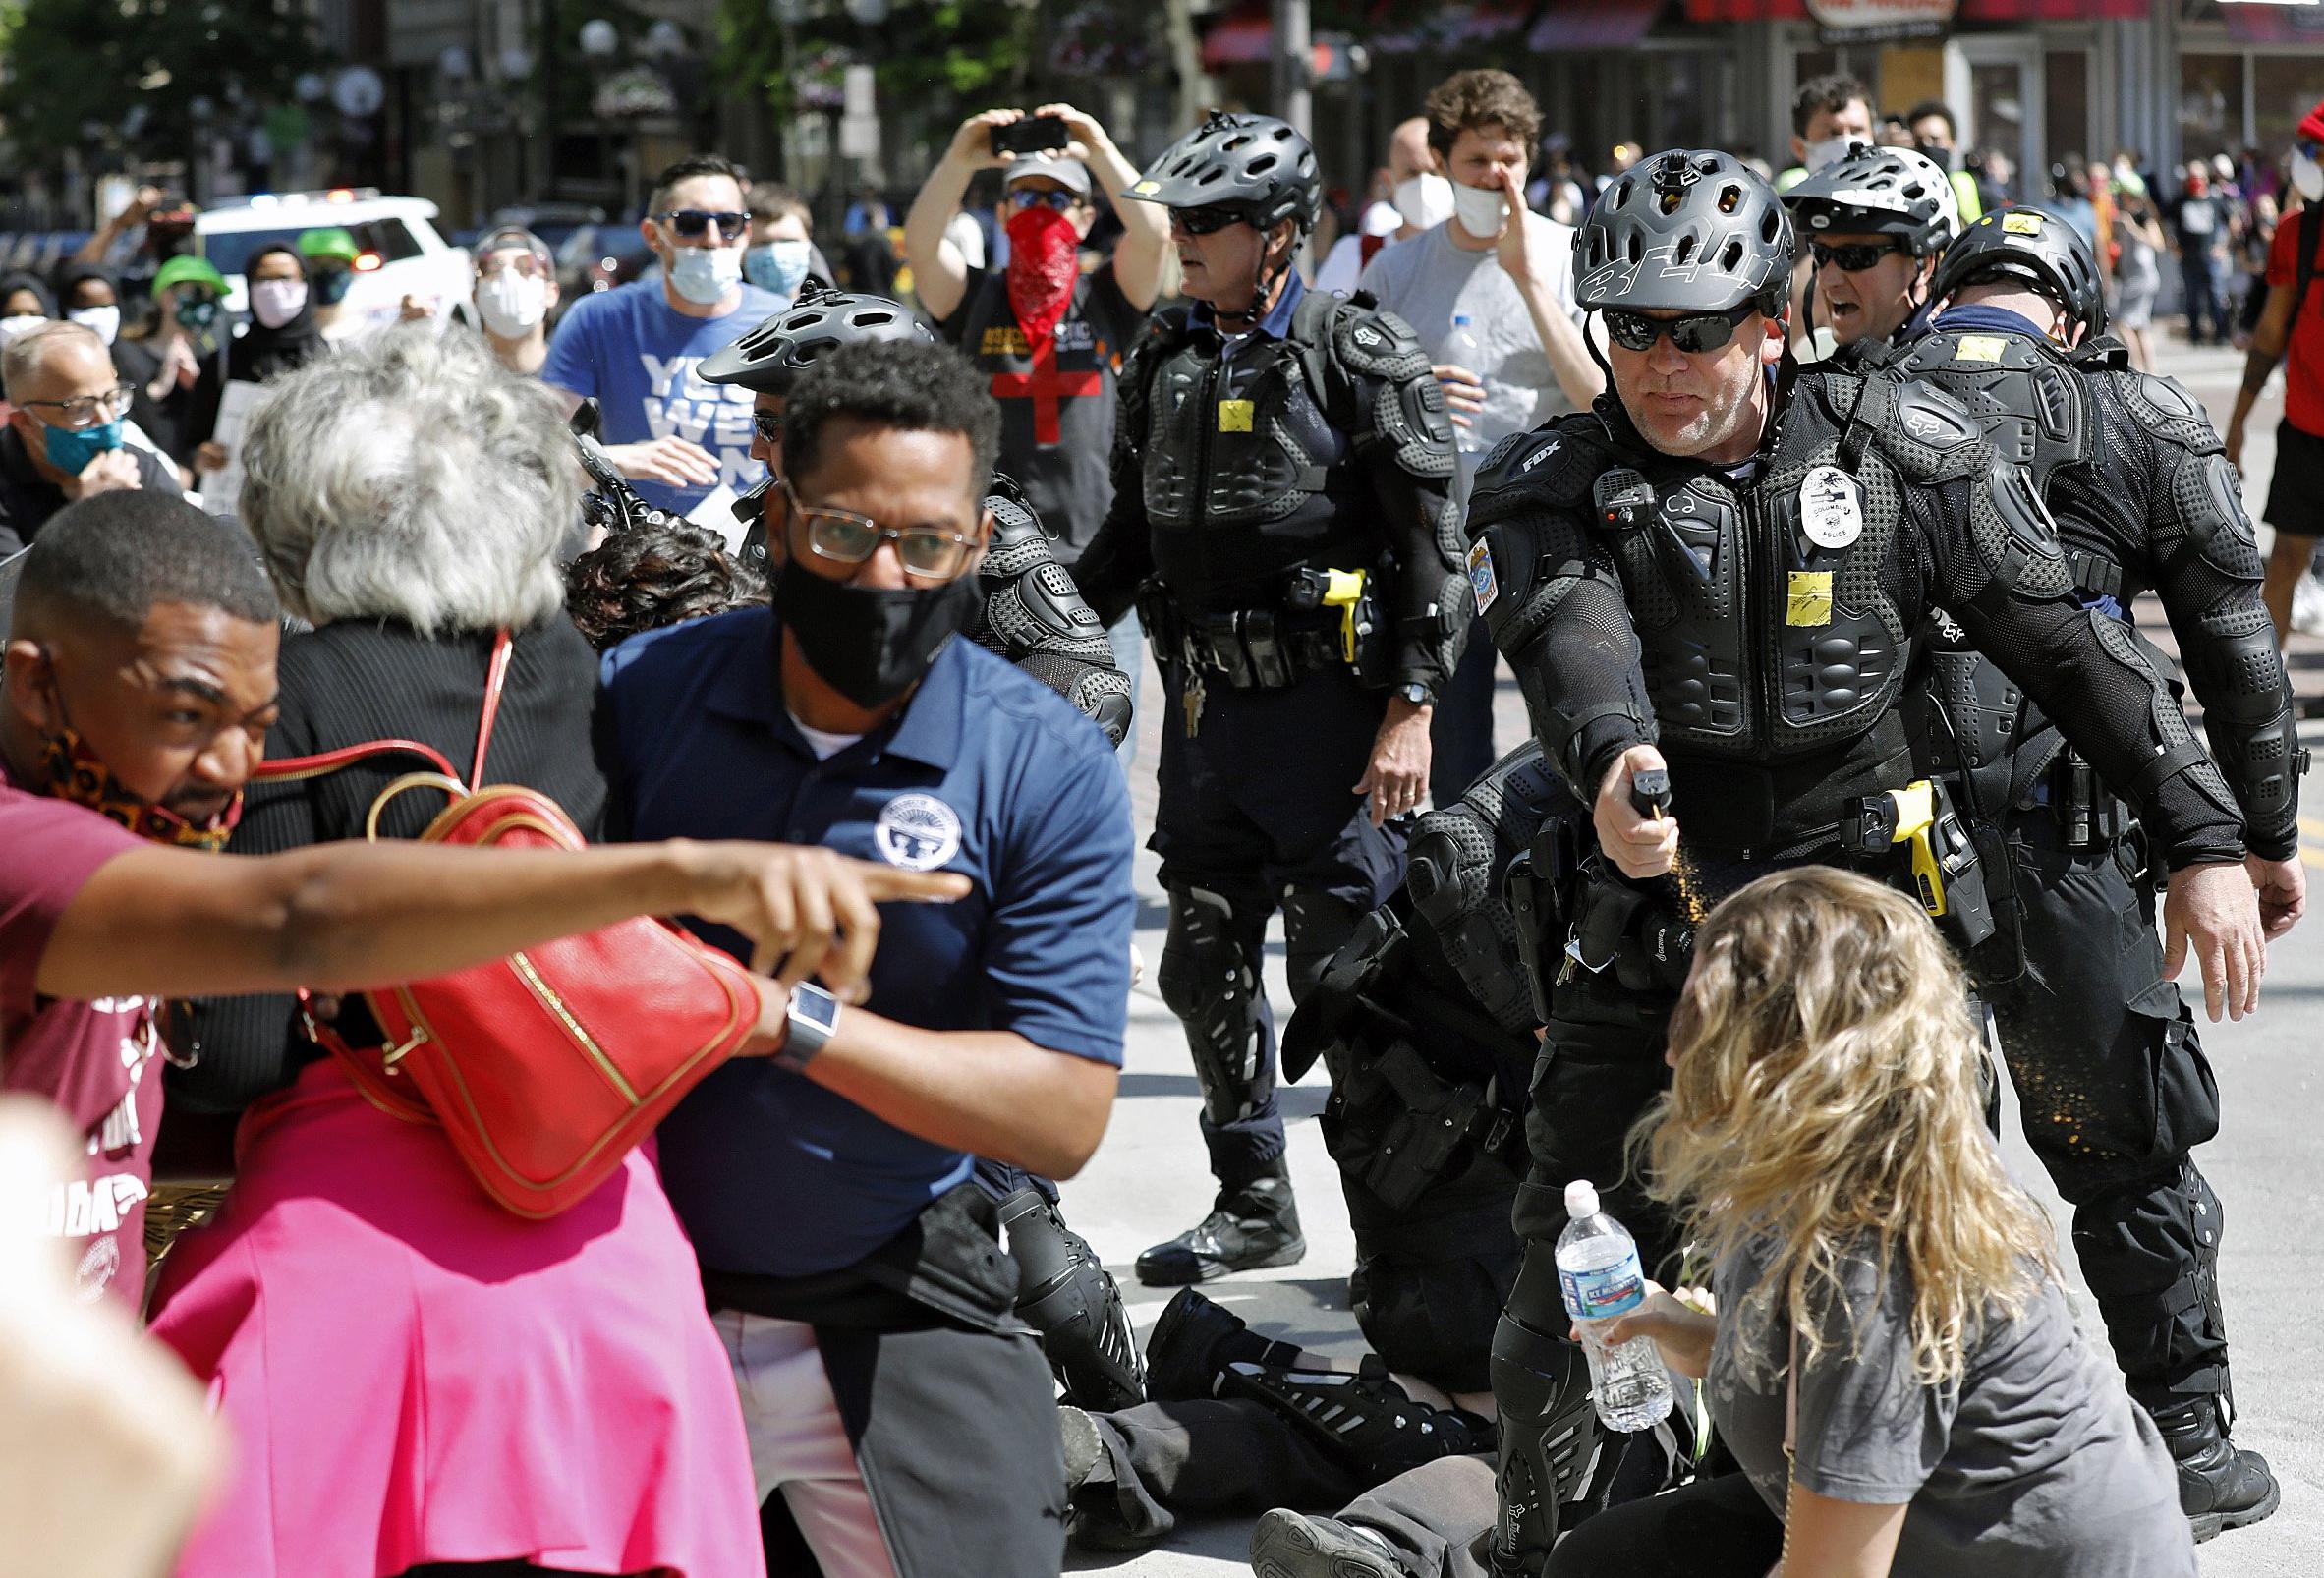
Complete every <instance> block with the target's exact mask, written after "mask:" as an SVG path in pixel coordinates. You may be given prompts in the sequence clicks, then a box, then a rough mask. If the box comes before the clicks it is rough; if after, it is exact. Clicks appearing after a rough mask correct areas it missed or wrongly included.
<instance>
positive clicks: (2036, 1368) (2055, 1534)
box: [1705, 1252, 2195, 1578]
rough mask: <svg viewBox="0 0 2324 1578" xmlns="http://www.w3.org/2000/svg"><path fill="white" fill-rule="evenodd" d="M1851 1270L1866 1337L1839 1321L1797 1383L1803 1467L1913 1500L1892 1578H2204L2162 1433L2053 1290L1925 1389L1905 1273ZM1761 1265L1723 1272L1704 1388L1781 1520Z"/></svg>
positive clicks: (1804, 1479) (1801, 1474)
mask: <svg viewBox="0 0 2324 1578" xmlns="http://www.w3.org/2000/svg"><path fill="white" fill-rule="evenodd" d="M1849 1264H1850V1274H1849V1277H1848V1290H1847V1291H1848V1298H1849V1302H1850V1304H1851V1305H1852V1306H1853V1308H1854V1309H1855V1310H1857V1311H1858V1312H1860V1313H1859V1315H1858V1317H1857V1319H1856V1321H1855V1323H1854V1336H1853V1341H1852V1344H1851V1339H1850V1329H1851V1324H1850V1320H1849V1317H1848V1315H1847V1314H1846V1313H1845V1312H1843V1311H1837V1310H1836V1311H1834V1312H1832V1313H1831V1315H1830V1316H1829V1317H1828V1318H1827V1319H1826V1321H1825V1322H1824V1327H1825V1330H1826V1340H1827V1342H1829V1343H1831V1344H1833V1346H1830V1347H1827V1348H1826V1350H1825V1351H1824V1352H1823V1353H1822V1354H1821V1355H1819V1356H1818V1357H1817V1358H1816V1359H1814V1360H1813V1361H1810V1362H1808V1363H1807V1364H1806V1365H1805V1367H1804V1368H1805V1373H1804V1374H1803V1375H1802V1376H1801V1378H1800V1383H1799V1429H1798V1437H1797V1442H1796V1446H1797V1461H1796V1467H1795V1468H1794V1469H1793V1470H1792V1472H1794V1473H1796V1475H1797V1477H1798V1480H1799V1483H1800V1484H1801V1485H1804V1486H1806V1487H1807V1488H1808V1489H1809V1490H1810V1491H1813V1492H1815V1493H1817V1494H1818V1495H1825V1496H1830V1497H1832V1498H1833V1499H1835V1500H1840V1501H1856V1502H1862V1503H1865V1504H1869V1505H1881V1506H1894V1505H1897V1504H1899V1503H1901V1502H1909V1503H1910V1510H1908V1511H1907V1512H1906V1513H1905V1515H1904V1529H1903V1534H1902V1537H1901V1538H1900V1539H1899V1542H1898V1546H1897V1559H1896V1565H1895V1566H1894V1568H1893V1569H1892V1570H1893V1571H1894V1572H1895V1573H1896V1574H1897V1578H1940V1575H1954V1574H1963V1573H1975V1574H1976V1575H1977V1578H2194V1573H2195V1554H2194V1543H2193V1539H2192V1537H2191V1535H2190V1534H2189V1533H2188V1530H2187V1524H2186V1519H2185V1518H2184V1517H2183V1516H2182V1515H2181V1513H2180V1510H2179V1490H2178V1478H2177V1475H2176V1473H2175V1472H2174V1470H2173V1469H2172V1466H2171V1459H2170V1456H2169V1454H2168V1453H2167V1452H2166V1451H2165V1450H2164V1447H2163V1442H2162V1437H2159V1436H2157V1435H2156V1434H2155V1428H2154V1425H2153V1423H2152V1422H2151V1421H2149V1420H2148V1419H2147V1417H2146V1415H2145V1414H2144V1412H2142V1411H2141V1410H2139V1409H2137V1408H2135V1407H2133V1406H2131V1403H2130V1398H2129V1394H2128V1393H2127V1392H2126V1391H2125V1390H2124V1389H2123V1382H2122V1378H2121V1377H2120V1376H2119V1375H2118V1374H2116V1372H2115V1370H2114V1368H2113V1366H2112V1365H2111V1364H2109V1363H2107V1362H2106V1361H2105V1360H2103V1359H2102V1358H2101V1357H2099V1356H2098V1355H2096V1354H2094V1353H2092V1352H2091V1351H2090V1349H2089V1348H2088V1346H2087V1345H2086V1344H2084V1342H2083V1341H2082V1339H2081V1336H2080V1333H2079V1332H2077V1331H2076V1330H2075V1329H2074V1324H2073V1316H2072V1313H2071V1311H2070V1310H2069V1308H2068V1306H2067V1302H2066V1295H2065V1293H2064V1292H2063V1291H2062V1290H2061V1289H2060V1288H2059V1287H2058V1286H2057V1285H2056V1284H2055V1283H2051V1284H2048V1285H2046V1286H2045V1287H2044V1289H2043V1291H2042V1292H2041V1294H2040V1296H2039V1297H2038V1298H2037V1299H2036V1300H2035V1301H2034V1303H2033V1305H2032V1307H2031V1308H2030V1309H2029V1310H2028V1311H2027V1312H2026V1314H2025V1315H2024V1316H2023V1317H2021V1318H2019V1319H2017V1320H2014V1321H2011V1322H2008V1323H2006V1324H1996V1325H1993V1326H1990V1327H1989V1328H1988V1329H1987V1330H1986V1331H1985V1333H1984V1335H1983V1336H1982V1337H1981V1338H1980V1339H1979V1340H1978V1342H1977V1344H1976V1347H1975V1348H1974V1350H1973V1351H1972V1352H1971V1353H1970V1354H1969V1357H1968V1363H1967V1367H1966V1371H1965V1374H1964V1375H1963V1378H1962V1380H1961V1381H1960V1382H1959V1383H1958V1384H1957V1385H1955V1386H1948V1387H1942V1388H1940V1387H1931V1386H1925V1385H1922V1384H1920V1383H1919V1382H1917V1381H1914V1380H1913V1379H1912V1338H1911V1331H1910V1328H1909V1324H1908V1323H1909V1319H1910V1312H1911V1290H1910V1285H1909V1281H1908V1278H1907V1273H1906V1271H1905V1269H1904V1268H1903V1266H1902V1264H1901V1262H1900V1261H1899V1262H1898V1263H1896V1264H1895V1265H1893V1266H1892V1268H1891V1273H1890V1276H1889V1281H1888V1285H1887V1287H1886V1288H1885V1289H1883V1290H1882V1294H1883V1296H1882V1297H1881V1298H1879V1299H1878V1300H1877V1301H1876V1300H1875V1299H1874V1298H1873V1296H1872V1295H1873V1291H1874V1282H1875V1279H1876V1275H1877V1273H1876V1270H1875V1268H1874V1267H1873V1265H1872V1264H1871V1263H1870V1262H1869V1261H1864V1260H1858V1261H1854V1262H1851V1263H1849ZM1763 1271H1764V1260H1763V1259H1762V1258H1761V1257H1760V1256H1759V1255H1758V1254H1756V1253H1754V1252H1745V1253H1741V1254H1737V1255H1734V1256H1731V1257H1729V1260H1728V1262H1727V1263H1725V1264H1723V1265H1722V1266H1720V1267H1719V1268H1718V1269H1717V1271H1716V1272H1715V1274H1714V1276H1713V1288H1714V1290H1715V1292H1716V1293H1717V1295H1718V1301H1719V1314H1720V1319H1719V1336H1718V1341H1717V1344H1716V1345H1715V1346H1714V1348H1713V1350H1712V1354H1711V1370H1710V1375H1709V1378H1708V1381H1707V1382H1706V1387H1705V1395H1706V1399H1707V1401H1708V1404H1709V1407H1710V1412H1711V1418H1712V1420H1713V1421H1714V1422H1715V1423H1716V1424H1717V1426H1718V1428H1719V1432H1720V1435H1721V1436H1722V1437H1725V1439H1726V1440H1727V1442H1728V1444H1729V1447H1731V1448H1732V1449H1733V1451H1734V1454H1735V1458H1736V1460H1737V1461H1738V1462H1740V1463H1741V1464H1742V1466H1743V1469H1744V1471H1745V1472H1746V1473H1748V1474H1749V1475H1750V1476H1751V1483H1752V1484H1753V1485H1754V1486H1755V1487H1757V1489H1758V1491H1759V1493H1760V1495H1761V1496H1762V1497H1764V1498H1765V1499H1766V1501H1767V1503H1768V1505H1769V1506H1771V1507H1773V1508H1774V1509H1775V1510H1776V1511H1777V1512H1778V1513H1779V1514H1781V1513H1782V1511H1783V1509H1784V1501H1785V1495H1786V1488H1787V1484H1788V1476H1787V1475H1786V1466H1785V1462H1784V1408H1785V1393H1786V1381H1785V1378H1784V1374H1783V1372H1784V1370H1785V1369H1786V1366H1787V1365H1788V1363H1789V1352H1790V1346H1791V1332H1790V1324H1789V1322H1788V1321H1787V1320H1786V1319H1785V1318H1784V1317H1783V1315H1782V1314H1781V1312H1780V1311H1779V1312H1778V1313H1777V1314H1776V1315H1775V1316H1774V1317H1773V1318H1772V1319H1764V1320H1758V1321H1754V1320H1753V1318H1752V1315H1751V1313H1749V1312H1747V1311H1746V1308H1745V1301H1746V1300H1747V1299H1748V1298H1749V1296H1750V1294H1751V1290H1752V1289H1753V1288H1755V1287H1756V1286H1757V1285H1758V1284H1759V1281H1760V1279H1761V1276H1762V1273H1763ZM1753 1327H1756V1329H1748V1328H1753ZM1746 1343H1747V1344H1748V1348H1747V1349H1746V1347H1745V1346H1744V1345H1745V1344H1746ZM1851 1345H1852V1348H1853V1352H1852V1355H1851ZM1800 1351H1801V1355H1802V1358H1803V1359H1804V1358H1805V1354H1806V1348H1805V1345H1804V1344H1802V1346H1801V1350H1800ZM1745 1360H1748V1361H1750V1362H1749V1363H1744V1362H1743V1361H1745Z"/></svg>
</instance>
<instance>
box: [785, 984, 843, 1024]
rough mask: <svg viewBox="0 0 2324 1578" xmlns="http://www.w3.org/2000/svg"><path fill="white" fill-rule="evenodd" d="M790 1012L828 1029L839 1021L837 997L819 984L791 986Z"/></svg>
mask: <svg viewBox="0 0 2324 1578" xmlns="http://www.w3.org/2000/svg"><path fill="white" fill-rule="evenodd" d="M791 1012H792V1013H793V1014H794V1015H796V1016H797V1017H799V1018H801V1019H804V1020H808V1021H809V1022H811V1023H813V1024H817V1025H821V1026H822V1028H823V1029H825V1030H829V1029H830V1028H831V1027H832V1026H834V1025H836V1024H838V1023H839V999H838V998H836V997H834V996H832V995H831V994H830V993H829V992H827V991H825V990H823V989H822V987H821V986H805V985H801V986H794V987H792V988H791Z"/></svg>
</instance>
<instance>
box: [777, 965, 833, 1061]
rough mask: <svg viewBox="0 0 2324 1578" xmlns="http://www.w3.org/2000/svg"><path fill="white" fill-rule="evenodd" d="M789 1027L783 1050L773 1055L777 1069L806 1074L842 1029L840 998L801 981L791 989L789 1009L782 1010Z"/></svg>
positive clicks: (786, 1031) (784, 1036) (786, 1030)
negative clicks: (837, 1031)
mask: <svg viewBox="0 0 2324 1578" xmlns="http://www.w3.org/2000/svg"><path fill="white" fill-rule="evenodd" d="M783 1020H784V1023H785V1025H786V1026H787V1027H788V1028H787V1029H785V1031H784V1032H783V1044H782V1049H781V1050H780V1051H778V1052H776V1053H775V1054H774V1066H775V1067H777V1068H787V1069H789V1070H790V1071H791V1072H792V1073H794V1074H804V1073H805V1072H807V1065H808V1064H810V1063H812V1062H814V1061H815V1054H816V1053H818V1052H820V1051H822V1049H823V1046H824V1044H825V1043H828V1042H829V1041H830V1039H831V1033H832V1032H833V1031H836V1030H837V1029H838V1028H839V999H838V998H836V997H834V996H832V995H831V994H830V993H829V992H827V991H825V990H823V988H822V987H821V986H815V985H813V984H811V983H809V982H805V981H802V982H800V983H799V985H797V986H793V987H792V988H791V1002H790V1006H789V1007H787V1008H786V1009H784V1010H783Z"/></svg>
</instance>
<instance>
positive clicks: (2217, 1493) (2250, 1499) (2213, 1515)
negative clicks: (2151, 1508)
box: [2154, 1397, 2284, 1544]
mask: <svg viewBox="0 0 2324 1578" xmlns="http://www.w3.org/2000/svg"><path fill="white" fill-rule="evenodd" d="M2154 1421H2155V1429H2157V1430H2159V1431H2161V1432H2162V1433H2163V1443H2164V1444H2165V1445H2167V1446H2169V1447H2170V1448H2171V1460H2172V1461H2173V1462H2174V1463H2176V1464H2178V1465H2179V1509H2180V1510H2181V1511H2182V1512H2184V1513H2185V1514H2186V1521H2187V1522H2188V1523H2190V1524H2192V1525H2193V1526H2194V1531H2195V1541H2196V1543H2197V1544H2200V1543H2202V1542H2203V1541H2205V1540H2208V1539H2210V1538H2211V1537H2212V1536H2214V1535H2216V1534H2218V1533H2219V1532H2220V1531H2221V1530H2223V1529H2240V1528H2241V1527H2243V1525H2245V1524H2247V1523H2257V1522H2258V1521H2259V1520H2260V1519H2262V1518H2264V1517H2266V1516H2267V1515H2268V1514H2269V1513H2271V1512H2273V1511H2275V1510H2276V1507H2277V1504H2278V1503H2279V1502H2281V1501H2282V1500H2283V1498H2284V1493H2283V1492H2282V1491H2281V1490H2279V1489H2278V1488H2277V1486H2276V1476H2275V1475H2274V1474H2272V1473H2270V1472H2269V1470H2268V1460H2267V1459H2266V1458H2264V1457H2262V1456H2260V1455H2259V1454H2258V1453H2257V1452H2247V1451H2244V1450H2243V1449H2242V1448H2240V1447H2239V1446H2237V1445H2236V1443H2235V1442H2234V1441H2231V1440H2229V1439H2228V1438H2227V1429H2226V1426H2225V1425H2224V1424H2223V1423H2222V1419H2221V1413H2220V1404H2219V1399H2218V1398H2216V1397H2196V1398H2193V1399H2191V1400H2189V1401H2187V1402H2183V1403H2179V1404H2177V1405H2175V1406H2173V1407H2171V1408H2164V1409H2157V1410H2155V1411H2154Z"/></svg>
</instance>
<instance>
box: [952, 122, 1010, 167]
mask: <svg viewBox="0 0 2324 1578" xmlns="http://www.w3.org/2000/svg"><path fill="white" fill-rule="evenodd" d="M1024 118H1025V112H1024V111H1023V110H1017V109H1005V110H985V111H982V112H980V113H978V114H975V115H972V116H970V117H969V118H968V119H967V120H965V121H962V122H961V123H960V130H959V131H957V132H954V133H953V134H952V143H951V146H949V147H947V148H945V149H944V157H945V159H946V160H947V161H949V162H950V163H952V164H955V165H958V166H960V167H962V168H964V169H969V170H997V169H999V168H1000V167H1001V166H1002V165H1004V164H1006V163H1008V160H1006V159H1004V158H1001V157H1000V156H998V155H997V154H995V153H994V152H993V151H992V128H994V127H995V126H1014V125H1015V124H1016V123H1017V122H1019V121H1021V120H1023V119H1024Z"/></svg>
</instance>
